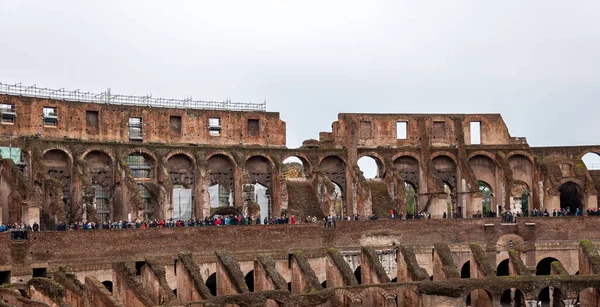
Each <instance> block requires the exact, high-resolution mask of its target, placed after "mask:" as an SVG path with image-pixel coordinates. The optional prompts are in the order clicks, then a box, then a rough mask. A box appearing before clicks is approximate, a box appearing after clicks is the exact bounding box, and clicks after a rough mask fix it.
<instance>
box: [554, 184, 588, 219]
mask: <svg viewBox="0 0 600 307" xmlns="http://www.w3.org/2000/svg"><path fill="white" fill-rule="evenodd" d="M558 191H559V192H560V208H561V210H562V209H565V210H567V211H568V212H569V214H575V212H576V211H577V209H579V210H582V209H583V208H582V207H583V202H582V200H583V192H582V190H581V187H580V186H579V185H578V184H576V183H574V182H571V181H567V182H565V183H563V184H562V185H561V186H560V187H559V188H558Z"/></svg>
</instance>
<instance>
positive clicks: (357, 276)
mask: <svg viewBox="0 0 600 307" xmlns="http://www.w3.org/2000/svg"><path fill="white" fill-rule="evenodd" d="M354 277H356V281H358V284H359V285H360V284H361V278H360V266H359V267H357V268H356V270H355V271H354Z"/></svg>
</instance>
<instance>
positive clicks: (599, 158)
mask: <svg viewBox="0 0 600 307" xmlns="http://www.w3.org/2000/svg"><path fill="white" fill-rule="evenodd" d="M581 160H583V163H585V166H586V168H587V169H588V172H589V173H590V175H591V176H592V178H598V177H600V155H599V154H597V153H592V152H590V153H587V154H585V155H584V156H583V157H582V158H581ZM594 187H595V188H596V190H597V191H600V182H599V181H598V180H594ZM597 199H598V203H599V204H600V193H598V195H597Z"/></svg>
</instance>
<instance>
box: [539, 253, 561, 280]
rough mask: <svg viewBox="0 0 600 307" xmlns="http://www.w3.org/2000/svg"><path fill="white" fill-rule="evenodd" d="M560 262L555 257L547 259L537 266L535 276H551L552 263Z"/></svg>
mask: <svg viewBox="0 0 600 307" xmlns="http://www.w3.org/2000/svg"><path fill="white" fill-rule="evenodd" d="M555 261H557V262H560V261H558V259H556V258H554V257H546V258H544V259H542V260H540V261H538V263H537V264H536V266H535V275H536V276H537V275H550V272H551V268H552V262H555Z"/></svg>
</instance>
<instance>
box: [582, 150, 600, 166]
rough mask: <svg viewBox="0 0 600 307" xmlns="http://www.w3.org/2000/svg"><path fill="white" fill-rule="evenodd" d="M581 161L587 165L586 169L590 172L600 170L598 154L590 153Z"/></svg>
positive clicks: (599, 156)
mask: <svg viewBox="0 0 600 307" xmlns="http://www.w3.org/2000/svg"><path fill="white" fill-rule="evenodd" d="M581 160H582V161H583V163H584V164H585V167H586V168H587V169H588V171H591V170H600V155H598V154H597V153H594V152H588V153H586V154H585V155H584V156H583V157H581Z"/></svg>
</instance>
